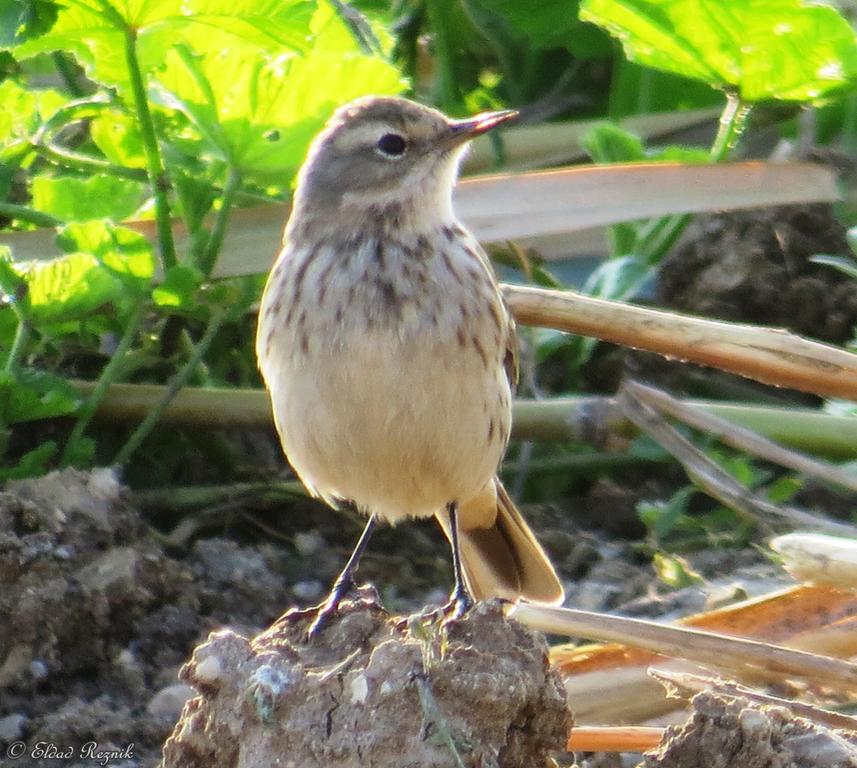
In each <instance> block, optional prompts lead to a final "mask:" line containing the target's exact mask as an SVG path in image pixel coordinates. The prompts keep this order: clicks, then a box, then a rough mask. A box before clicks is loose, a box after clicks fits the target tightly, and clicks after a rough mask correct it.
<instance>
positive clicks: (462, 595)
mask: <svg viewBox="0 0 857 768" xmlns="http://www.w3.org/2000/svg"><path fill="white" fill-rule="evenodd" d="M473 605H474V601H473V598H472V597H471V595H470V593H469V592H468V591H467V590H466V589H465V588H464V587H463V586H461V587H458V586H457V587H456V588H455V589H454V590H453V591H452V594H451V595H450V596H449V601H448V602H447V603H446V604H445V605H444V606H443V607H442V608H441V613H442V614H443V616H444V619H445V620H446V621H451V620H455V619H460V618H461V617H462V616H464V614H465V613H467V612H468V611H469V610H470V609H471V608H472V607H473Z"/></svg>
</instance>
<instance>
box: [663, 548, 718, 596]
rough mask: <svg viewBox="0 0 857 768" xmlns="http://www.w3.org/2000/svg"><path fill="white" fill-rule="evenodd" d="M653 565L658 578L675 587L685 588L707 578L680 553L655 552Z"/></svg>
mask: <svg viewBox="0 0 857 768" xmlns="http://www.w3.org/2000/svg"><path fill="white" fill-rule="evenodd" d="M652 565H653V566H654V568H655V573H657V574H658V578H659V579H660V580H661V581H662V582H664V584H666V585H667V586H670V587H672V588H673V589H684V588H685V587H692V586H694V585H697V584H704V583H705V579H703V578H702V576H700V575H699V574H698V573H697V572H696V571H695V570H693V567H692V566H691V565H690V563H688V562H687V560H685V559H684V558H683V557H679V556H678V555H668V554H666V553H664V552H655V555H654V557H653V558H652Z"/></svg>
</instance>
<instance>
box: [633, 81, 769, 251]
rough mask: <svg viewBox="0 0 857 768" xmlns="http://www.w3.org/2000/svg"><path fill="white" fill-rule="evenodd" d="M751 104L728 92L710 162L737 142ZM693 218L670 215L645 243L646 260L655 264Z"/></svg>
mask: <svg viewBox="0 0 857 768" xmlns="http://www.w3.org/2000/svg"><path fill="white" fill-rule="evenodd" d="M751 108H752V105H750V104H747V103H746V102H744V101H742V99H741V97H740V96H738V95H737V94H735V93H728V94H727V96H726V106H725V107H724V108H723V113H722V114H721V115H720V124H719V127H718V129H717V135H716V136H715V137H714V143H713V144H712V145H711V151H710V153H709V157H710V159H711V162H712V163H720V162H723V161H724V160H726V159H727V158H728V157H729V155H730V154H731V153H732V150H733V149H734V148H735V145H736V144H737V143H738V139H739V138H740V137H741V134H742V133H743V132H744V127H745V126H746V124H747V118H748V117H749V116H750V110H751ZM691 221H693V215H692V214H684V215H681V216H674V217H672V221H671V223H670V225H669V226H667V227H665V228H664V229H663V230H662V231H661V232H660V233H659V238H658V239H657V241H656V242H655V243H651V244H646V245H644V252H645V260H646V261H647V262H648V263H649V264H657V263H658V262H659V261H660V260H661V259H662V258H663V257H664V255H665V254H666V252H667V251H668V250H669V249H670V248H672V246H673V245H674V244H675V242H676V241H677V240H678V239H679V237H681V235H682V233H683V232H684V230H685V229H687V226H688V224H690V222H691Z"/></svg>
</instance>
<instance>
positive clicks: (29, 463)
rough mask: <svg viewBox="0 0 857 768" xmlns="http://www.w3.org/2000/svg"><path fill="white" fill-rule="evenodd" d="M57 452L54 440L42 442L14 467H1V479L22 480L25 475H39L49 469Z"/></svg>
mask: <svg viewBox="0 0 857 768" xmlns="http://www.w3.org/2000/svg"><path fill="white" fill-rule="evenodd" d="M56 452H57V444H56V442H55V441H54V440H48V441H46V442H44V443H41V444H40V445H38V446H37V447H35V448H33V450H32V451H27V453H25V454H24V455H23V456H22V457H21V458H20V459H18V463H17V464H16V465H15V466H14V467H4V468H2V469H0V480H2V481H6V480H21V479H23V478H25V477H38V476H39V475H44V474H45V473H46V472H47V471H48V465H49V462H50V461H51V459H53V458H54V456H55V455H56Z"/></svg>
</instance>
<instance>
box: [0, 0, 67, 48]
mask: <svg viewBox="0 0 857 768" xmlns="http://www.w3.org/2000/svg"><path fill="white" fill-rule="evenodd" d="M58 10H59V4H58V3H54V2H51V1H50V0H0V45H4V46H11V45H17V44H18V43H22V42H24V41H25V40H28V39H29V38H31V37H38V36H39V35H43V34H45V33H46V32H47V31H48V30H49V29H50V28H51V27H52V26H53V25H54V23H55V22H56V20H57V12H58Z"/></svg>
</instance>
